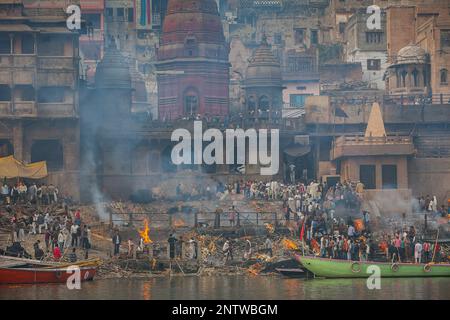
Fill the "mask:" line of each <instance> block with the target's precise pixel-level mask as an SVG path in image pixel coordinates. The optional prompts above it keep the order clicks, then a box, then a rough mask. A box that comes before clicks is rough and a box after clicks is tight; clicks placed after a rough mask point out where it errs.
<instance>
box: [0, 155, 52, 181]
mask: <svg viewBox="0 0 450 320" xmlns="http://www.w3.org/2000/svg"><path fill="white" fill-rule="evenodd" d="M46 176H47V163H46V162H45V161H39V162H35V163H30V164H24V163H22V162H20V161H19V160H17V159H15V158H14V157H13V156H8V157H4V158H0V177H2V178H3V177H6V178H7V179H10V178H29V179H41V178H44V177H46Z"/></svg>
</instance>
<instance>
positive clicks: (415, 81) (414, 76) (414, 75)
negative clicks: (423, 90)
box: [412, 69, 419, 87]
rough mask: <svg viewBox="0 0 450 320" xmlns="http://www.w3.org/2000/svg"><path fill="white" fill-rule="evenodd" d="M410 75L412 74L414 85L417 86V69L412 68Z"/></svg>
mask: <svg viewBox="0 0 450 320" xmlns="http://www.w3.org/2000/svg"><path fill="white" fill-rule="evenodd" d="M412 76H413V84H414V87H418V86H419V71H417V69H414V70H413V72H412Z"/></svg>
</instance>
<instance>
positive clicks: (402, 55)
mask: <svg viewBox="0 0 450 320" xmlns="http://www.w3.org/2000/svg"><path fill="white" fill-rule="evenodd" d="M424 63H428V54H427V52H426V51H425V49H423V48H421V47H420V46H418V45H417V44H412V43H411V44H409V45H407V46H406V47H403V48H401V49H400V50H399V51H398V53H397V59H396V63H395V64H424Z"/></svg>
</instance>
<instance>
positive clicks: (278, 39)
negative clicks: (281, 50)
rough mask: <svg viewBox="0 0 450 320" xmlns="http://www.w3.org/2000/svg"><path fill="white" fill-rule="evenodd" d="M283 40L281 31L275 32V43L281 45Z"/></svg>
mask: <svg viewBox="0 0 450 320" xmlns="http://www.w3.org/2000/svg"><path fill="white" fill-rule="evenodd" d="M282 42H283V36H282V34H281V33H275V34H274V35H273V43H274V44H276V45H281V44H282Z"/></svg>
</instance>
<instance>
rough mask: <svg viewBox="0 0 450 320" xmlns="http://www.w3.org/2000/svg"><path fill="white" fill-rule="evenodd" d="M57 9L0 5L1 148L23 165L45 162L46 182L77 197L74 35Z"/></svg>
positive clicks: (9, 3)
mask: <svg viewBox="0 0 450 320" xmlns="http://www.w3.org/2000/svg"><path fill="white" fill-rule="evenodd" d="M66 18H67V17H66V15H65V13H64V11H61V10H58V9H51V8H46V9H38V8H35V7H27V8H25V7H24V6H23V3H21V2H18V1H2V2H1V3H0V20H3V21H6V20H7V21H8V24H1V25H0V118H1V122H2V123H3V126H2V127H1V128H0V137H1V138H0V141H1V144H2V145H3V146H5V145H6V147H0V149H1V150H3V152H2V156H6V155H8V154H13V155H14V156H15V157H16V158H17V159H18V160H21V161H24V162H26V163H30V162H35V161H41V160H45V161H47V168H48V172H49V176H48V178H47V182H48V183H53V184H55V185H57V186H58V188H59V190H60V192H61V193H62V194H69V195H72V196H73V197H75V198H78V178H79V176H78V170H79V158H80V153H79V113H78V106H79V101H78V78H79V69H78V58H79V44H78V33H76V32H71V31H70V30H68V29H67V27H66Z"/></svg>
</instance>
